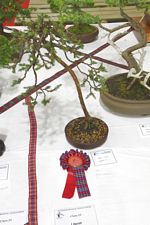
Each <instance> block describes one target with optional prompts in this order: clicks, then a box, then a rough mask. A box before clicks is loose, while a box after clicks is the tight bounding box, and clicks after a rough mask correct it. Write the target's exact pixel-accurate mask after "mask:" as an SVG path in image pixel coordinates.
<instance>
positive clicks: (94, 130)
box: [65, 117, 108, 149]
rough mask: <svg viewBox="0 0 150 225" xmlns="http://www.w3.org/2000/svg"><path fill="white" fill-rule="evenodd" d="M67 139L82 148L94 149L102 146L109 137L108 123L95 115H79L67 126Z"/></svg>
mask: <svg viewBox="0 0 150 225" xmlns="http://www.w3.org/2000/svg"><path fill="white" fill-rule="evenodd" d="M65 135H66V139H67V141H68V142H69V143H70V144H71V145H72V146H74V147H76V148H80V149H92V148H96V147H98V146H101V145H102V144H103V143H104V142H105V141H106V139H107V136H108V126H107V124H106V123H105V122H104V121H102V120H100V119H98V118H95V117H89V118H85V117H78V118H76V119H73V120H71V121H70V122H69V123H68V124H67V125H66V127H65Z"/></svg>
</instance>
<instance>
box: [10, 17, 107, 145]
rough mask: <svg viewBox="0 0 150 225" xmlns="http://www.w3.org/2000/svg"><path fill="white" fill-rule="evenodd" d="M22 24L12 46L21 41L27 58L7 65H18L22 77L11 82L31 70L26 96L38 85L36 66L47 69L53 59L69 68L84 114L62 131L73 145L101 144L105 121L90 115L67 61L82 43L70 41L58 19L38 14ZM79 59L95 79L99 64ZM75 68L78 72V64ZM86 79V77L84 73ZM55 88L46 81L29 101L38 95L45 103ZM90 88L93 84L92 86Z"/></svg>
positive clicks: (72, 59)
mask: <svg viewBox="0 0 150 225" xmlns="http://www.w3.org/2000/svg"><path fill="white" fill-rule="evenodd" d="M25 25H26V26H27V27H28V29H27V30H26V31H25V32H22V31H20V32H18V31H17V32H15V33H14V37H15V38H14V40H13V41H14V46H15V45H16V46H17V44H19V45H22V44H24V46H25V48H24V52H23V55H22V56H24V55H26V56H28V62H27V63H24V62H23V60H22V58H21V59H20V61H17V62H15V63H14V64H13V65H11V67H12V69H13V71H14V72H16V69H17V68H18V67H19V68H20V70H21V71H22V72H23V75H22V77H19V78H18V79H17V80H14V81H13V85H16V84H20V83H23V82H24V80H25V79H26V78H27V77H28V75H29V74H30V73H33V76H34V79H33V83H32V84H30V86H28V87H25V88H26V91H25V92H24V93H22V95H25V96H27V95H28V92H29V91H30V90H31V89H33V88H36V87H37V86H38V76H39V73H40V69H41V68H45V69H47V70H50V68H51V67H52V66H55V63H59V64H60V65H62V66H63V67H64V68H65V70H66V71H68V72H69V74H70V76H71V77H72V79H73V81H74V84H75V87H76V90H77V93H78V97H79V101H80V104H81V108H82V110H83V114H84V116H83V117H80V118H77V119H75V120H73V121H71V122H70V123H69V124H68V125H67V126H66V129H65V133H66V137H67V140H68V141H69V142H70V143H71V144H72V145H74V146H76V147H81V148H86V149H88V148H93V147H96V146H98V145H100V144H102V143H103V142H104V141H105V140H106V137H107V133H108V128H107V125H106V124H105V123H104V122H103V121H101V120H100V119H97V118H93V117H91V116H90V114H89V112H88V110H87V108H86V105H85V102H84V99H83V96H82V91H81V87H80V83H79V80H78V78H77V76H76V74H75V72H74V71H73V69H72V68H71V66H70V65H69V63H70V62H74V61H75V60H76V59H77V60H80V57H81V56H82V53H81V52H80V51H79V50H80V48H81V47H82V45H80V44H78V43H75V44H72V42H71V41H70V38H69V37H68V35H67V34H66V32H64V25H63V23H62V22H61V21H60V22H59V23H58V21H57V22H55V21H52V20H51V18H49V17H48V16H44V15H41V16H38V18H37V20H36V21H30V22H26V24H25ZM58 34H59V35H58ZM60 51H61V54H60ZM62 52H63V53H64V56H63V57H62ZM81 62H82V61H81ZM83 63H84V64H85V66H86V67H87V70H88V72H87V73H86V72H85V71H84V75H85V76H89V74H90V78H91V79H92V77H93V83H95V80H96V79H99V78H98V76H97V74H98V73H99V72H100V71H101V70H102V69H103V67H102V65H98V66H97V67H96V66H95V63H94V61H92V60H88V62H83ZM78 69H79V70H80V72H82V71H81V69H80V68H79V67H78ZM30 76H31V74H30ZM86 79H88V77H87V78H86ZM57 88H58V86H56V87H55V88H53V89H52V88H51V87H50V86H49V85H47V86H44V87H41V88H40V89H38V90H37V91H36V93H35V95H34V96H32V105H33V106H34V105H36V104H37V103H38V101H39V100H38V99H42V100H41V102H42V103H43V104H44V105H46V104H47V103H49V101H50V96H49V93H50V92H52V91H53V90H56V89H57ZM93 88H96V86H94V87H93ZM97 88H99V87H97ZM40 96H43V97H40Z"/></svg>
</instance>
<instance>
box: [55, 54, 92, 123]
mask: <svg viewBox="0 0 150 225" xmlns="http://www.w3.org/2000/svg"><path fill="white" fill-rule="evenodd" d="M54 57H55V59H56V60H57V62H59V63H60V64H61V65H62V66H63V67H65V69H66V70H67V71H68V72H69V73H70V75H71V77H72V79H73V81H74V83H75V85H76V89H77V92H78V97H79V100H80V104H81V107H82V110H83V112H84V115H85V117H86V118H87V119H89V118H90V115H89V113H88V111H87V108H86V105H85V103H84V99H83V96H82V91H81V87H80V83H79V81H78V78H77V76H76V74H75V73H74V71H73V70H72V69H71V68H70V66H68V65H67V64H66V63H65V62H64V61H63V60H62V59H61V58H59V57H58V56H57V55H54Z"/></svg>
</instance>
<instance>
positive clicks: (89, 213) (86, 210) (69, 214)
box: [55, 205, 98, 225]
mask: <svg viewBox="0 0 150 225" xmlns="http://www.w3.org/2000/svg"><path fill="white" fill-rule="evenodd" d="M64 224H69V225H91V224H94V225H98V222H97V217H96V212H95V208H94V206H92V205H89V206H82V207H76V208H68V209H59V210H56V211H55V225H64Z"/></svg>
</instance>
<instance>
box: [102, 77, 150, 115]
mask: <svg viewBox="0 0 150 225" xmlns="http://www.w3.org/2000/svg"><path fill="white" fill-rule="evenodd" d="M120 75H123V76H125V75H127V74H119V75H115V76H112V77H110V78H108V80H109V79H112V78H115V77H117V76H120ZM114 81H115V80H114V79H113V81H112V83H113V82H114ZM142 88H144V87H142ZM136 91H137V90H136ZM100 100H101V101H102V102H103V104H104V105H105V106H106V107H107V108H108V109H110V110H111V111H113V112H115V113H119V114H124V115H132V116H138V115H149V114H150V91H149V99H145V100H137V99H136V100H134V99H124V98H121V97H118V96H114V95H113V94H112V93H110V92H106V91H101V92H100Z"/></svg>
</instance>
